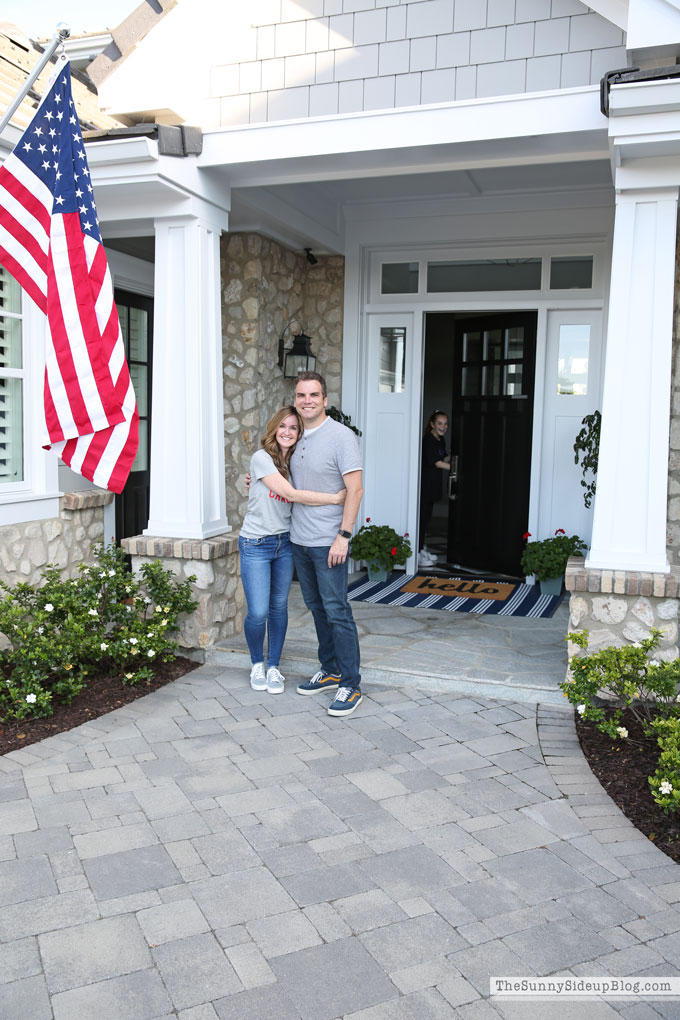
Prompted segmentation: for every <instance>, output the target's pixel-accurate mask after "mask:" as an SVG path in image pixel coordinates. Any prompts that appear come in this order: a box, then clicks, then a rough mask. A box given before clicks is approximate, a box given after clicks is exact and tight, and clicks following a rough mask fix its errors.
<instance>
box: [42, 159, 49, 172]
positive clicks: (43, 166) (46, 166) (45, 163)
mask: <svg viewBox="0 0 680 1020" xmlns="http://www.w3.org/2000/svg"><path fill="white" fill-rule="evenodd" d="M42 168H43V170H49V168H50V164H49V163H48V162H47V161H45V162H44V163H43V165H42Z"/></svg>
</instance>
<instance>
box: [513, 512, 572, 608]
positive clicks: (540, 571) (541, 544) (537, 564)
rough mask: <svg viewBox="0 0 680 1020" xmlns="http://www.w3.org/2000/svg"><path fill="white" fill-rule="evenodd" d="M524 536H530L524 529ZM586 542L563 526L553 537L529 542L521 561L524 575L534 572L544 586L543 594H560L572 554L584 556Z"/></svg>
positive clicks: (526, 537) (542, 587)
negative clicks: (565, 529)
mask: <svg viewBox="0 0 680 1020" xmlns="http://www.w3.org/2000/svg"><path fill="white" fill-rule="evenodd" d="M523 538H525V539H528V538H531V532H530V531H525V532H524V535H523ZM587 548H588V547H587V545H586V543H585V542H584V541H583V539H581V538H579V537H578V535H567V534H566V533H565V531H564V528H557V530H556V531H555V534H554V535H553V537H552V538H543V539H541V540H540V541H535V542H527V544H526V546H525V548H524V552H523V553H522V559H521V561H520V564H521V567H522V572H523V574H524V575H525V577H528V576H529V574H533V575H534V577H535V578H536V580H537V581H539V582H540V585H541V593H542V594H544V595H559V594H560V592H561V591H562V578H563V575H564V571H565V569H566V566H567V560H568V559H569V557H570V556H582V555H583V550H584V549H587Z"/></svg>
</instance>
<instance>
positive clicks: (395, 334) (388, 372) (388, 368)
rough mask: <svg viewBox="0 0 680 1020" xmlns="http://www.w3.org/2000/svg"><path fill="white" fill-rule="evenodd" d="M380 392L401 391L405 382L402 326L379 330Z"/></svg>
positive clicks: (403, 332)
mask: <svg viewBox="0 0 680 1020" xmlns="http://www.w3.org/2000/svg"><path fill="white" fill-rule="evenodd" d="M379 364H380V368H379V372H380V378H379V379H378V390H379V392H380V393H403V392H404V389H405V383H406V329H405V328H404V327H403V326H395V327H383V328H382V329H381V330H380V362H379Z"/></svg>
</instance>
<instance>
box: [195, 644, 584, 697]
mask: <svg viewBox="0 0 680 1020" xmlns="http://www.w3.org/2000/svg"><path fill="white" fill-rule="evenodd" d="M204 661H205V662H207V663H211V664H213V665H223V666H233V667H235V668H240V669H243V670H244V672H246V673H247V672H249V671H250V655H249V654H248V651H247V649H246V648H245V646H241V647H239V644H238V639H236V640H235V641H233V642H229V641H223V642H221V643H220V644H218V645H215V646H213V647H212V648H209V649H206V651H205V652H204ZM318 668H319V661H318V659H317V658H316V655H314V656H310V657H309V658H307V657H304V656H300V655H299V654H298V655H296V656H290V657H287V656H285V655H284V657H283V658H282V659H281V663H280V669H281V672H282V673H283V675H284V676H286V677H287V676H288V675H289V674H291V677H295V679H296V680H297V679H298V678H299V677H309V676H312V675H313V674H314V673H315V672H316V671H317V669H318ZM361 679H362V683H365V684H379V685H382V686H383V687H411V688H417V689H419V690H422V691H427V692H429V693H432V692H439V693H452V694H467V695H469V696H470V697H474V696H475V695H477V696H478V697H483V698H500V699H503V700H506V701H522V702H527V703H529V704H536V703H539V702H540V703H541V704H552V705H564V704H565V701H564V696H563V694H562V691H560V690H555V686H554V684H553V685H547V684H545V685H544V684H535V685H533V684H527V683H520V682H515V683H513V682H512V678H506V680H504V681H495V680H488V679H481V678H480V679H476V678H474V677H470V676H462V675H456V674H455V673H450V672H442V671H441V667H439V668H438V669H434V670H415V669H408V670H407V669H395V668H394V667H390V668H389V669H376V668H374V667H370V666H367V667H362V669H361Z"/></svg>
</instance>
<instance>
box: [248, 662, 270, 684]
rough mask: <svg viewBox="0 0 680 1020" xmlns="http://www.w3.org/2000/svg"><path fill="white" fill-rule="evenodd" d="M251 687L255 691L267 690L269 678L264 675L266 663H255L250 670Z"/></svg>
mask: <svg viewBox="0 0 680 1020" xmlns="http://www.w3.org/2000/svg"><path fill="white" fill-rule="evenodd" d="M250 686H251V687H252V688H253V690H254V691H266V690H267V677H266V676H265V673H264V662H254V663H253V666H252V669H251V670H250Z"/></svg>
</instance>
